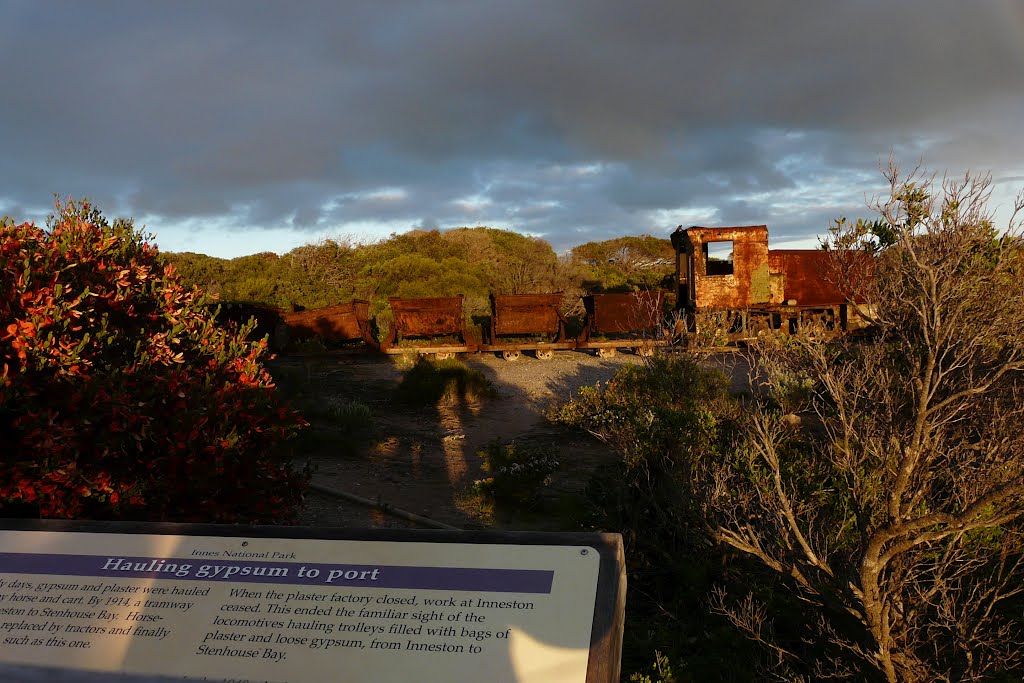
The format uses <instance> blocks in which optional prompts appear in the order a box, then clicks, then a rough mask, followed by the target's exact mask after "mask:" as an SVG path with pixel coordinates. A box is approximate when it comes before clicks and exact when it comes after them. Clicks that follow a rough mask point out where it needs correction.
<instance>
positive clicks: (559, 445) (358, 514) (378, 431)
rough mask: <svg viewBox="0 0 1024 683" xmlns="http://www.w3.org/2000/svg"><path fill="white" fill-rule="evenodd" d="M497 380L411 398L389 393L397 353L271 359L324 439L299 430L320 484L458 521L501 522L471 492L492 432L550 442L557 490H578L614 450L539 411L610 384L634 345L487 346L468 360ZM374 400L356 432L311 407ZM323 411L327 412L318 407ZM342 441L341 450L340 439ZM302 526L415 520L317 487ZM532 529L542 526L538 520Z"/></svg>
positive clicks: (467, 524) (526, 441) (464, 524)
mask: <svg viewBox="0 0 1024 683" xmlns="http://www.w3.org/2000/svg"><path fill="white" fill-rule="evenodd" d="M464 360H466V363H467V365H469V366H471V367H473V368H477V369H479V370H480V371H481V372H483V373H484V375H486V376H487V378H488V379H489V380H490V381H491V382H492V383H493V386H494V388H495V389H496V391H497V396H496V397H494V398H488V399H484V400H482V401H476V402H466V403H462V404H460V405H439V406H429V407H423V408H420V407H410V406H408V405H405V404H402V403H399V402H398V401H397V400H396V399H395V388H396V387H397V386H398V382H399V380H400V378H401V370H400V369H399V368H398V367H397V366H396V364H395V363H394V362H393V361H392V359H388V358H385V357H381V356H371V355H364V354H343V353H336V354H322V355H320V356H316V357H305V358H297V357H292V358H288V357H285V358H281V359H279V360H275V361H273V362H272V363H271V364H270V367H271V370H272V372H273V373H274V374H275V377H277V378H278V382H279V384H280V385H281V387H282V388H283V389H284V390H286V391H287V392H288V393H289V394H293V395H296V403H297V404H298V405H299V406H300V407H302V406H306V407H307V410H306V411H305V412H306V413H307V416H308V417H309V419H310V422H311V423H312V430H314V431H316V432H319V433H320V434H321V435H322V438H321V439H317V438H312V439H311V438H309V435H306V437H305V438H304V439H303V444H304V446H303V453H302V456H303V457H305V458H308V459H309V460H310V461H311V462H312V464H313V465H314V467H315V468H316V473H315V474H314V479H313V481H314V482H315V483H317V484H320V485H323V486H327V487H330V488H332V489H337V490H341V491H345V492H348V493H352V494H355V495H358V496H361V497H363V498H367V499H370V500H374V501H379V502H382V503H386V504H389V505H391V506H394V507H397V508H401V509H404V510H408V511H409V512H412V513H414V514H417V515H422V516H425V517H429V518H431V519H434V520H437V521H440V522H443V523H446V524H451V525H454V526H457V527H460V528H486V527H492V526H498V527H501V526H507V524H508V523H507V522H503V521H502V519H500V517H501V516H500V515H499V516H497V517H496V516H495V515H494V514H493V511H492V510H490V509H488V506H486V505H484V506H481V505H480V501H479V499H478V498H477V497H476V496H472V495H469V494H468V490H469V488H470V487H471V486H472V484H473V482H474V481H475V480H476V479H479V478H482V477H483V476H486V475H485V473H483V472H482V471H481V469H480V464H481V458H480V457H479V456H478V455H477V453H478V451H479V450H480V449H481V448H483V447H484V446H485V445H486V444H487V443H488V442H490V441H492V440H495V439H499V440H501V441H502V442H504V443H508V442H510V441H514V442H516V443H517V444H519V445H525V446H536V447H547V448H552V449H556V451H557V453H558V457H559V460H560V462H561V463H562V468H561V470H560V471H559V473H558V474H557V475H556V476H555V477H554V479H553V481H552V484H551V492H552V495H557V494H559V493H566V492H579V491H581V490H582V488H583V486H585V483H586V481H587V479H588V478H589V476H590V472H591V471H592V470H593V469H594V468H595V467H596V466H597V465H598V464H600V463H601V462H604V461H607V460H608V459H609V458H612V457H614V455H613V454H612V453H611V452H610V451H609V450H608V449H607V448H606V447H604V446H603V445H602V444H600V443H598V442H596V441H594V440H593V439H591V438H589V437H587V436H586V435H580V434H575V433H573V432H569V431H567V430H564V429H560V428H557V427H554V426H552V425H550V424H548V423H547V421H546V420H545V418H544V411H545V409H546V408H547V407H548V406H549V405H551V403H552V402H554V401H562V400H565V399H567V398H569V397H570V396H572V395H573V394H574V392H575V391H576V390H577V389H578V388H579V387H581V386H585V385H593V384H595V383H597V382H602V381H606V380H607V379H609V378H611V377H612V376H613V375H614V374H615V372H616V371H617V370H618V369H619V368H620V367H622V365H623V364H625V363H635V362H640V360H641V359H640V358H638V357H637V356H634V355H631V354H620V355H618V356H615V357H613V358H607V359H600V358H596V357H594V356H592V355H589V354H584V353H580V352H563V353H556V354H555V357H554V358H552V359H550V360H537V359H536V358H532V357H529V356H526V355H524V356H523V357H522V358H521V359H520V360H518V361H515V362H509V361H505V360H502V359H500V358H497V357H495V356H493V355H490V354H477V355H472V356H467V357H464ZM332 397H333V398H335V399H342V400H356V401H359V402H361V403H363V404H365V405H367V406H369V408H370V411H371V413H372V416H373V417H372V422H371V424H370V425H368V426H367V428H366V430H365V431H363V432H362V433H360V434H357V435H355V436H344V435H339V434H336V433H332V425H331V421H330V420H329V419H327V418H326V417H323V416H317V415H316V413H317V412H318V411H317V410H316V407H317V406H318V404H323V403H324V402H326V401H328V400H330V399H331V398H332ZM319 412H322V411H319ZM339 443H342V444H343V445H345V444H347V445H348V446H349V447H347V448H343V449H339V448H338V444H339ZM301 522H302V523H303V524H309V525H316V526H345V527H402V526H409V525H410V523H408V522H406V521H404V520H402V519H399V518H396V517H393V516H391V515H388V514H385V513H383V512H381V511H379V510H374V509H372V508H368V507H365V506H362V505H358V504H355V503H351V502H348V501H344V500H340V499H337V498H333V497H331V496H328V495H324V494H322V493H318V492H313V493H311V494H310V495H309V497H308V499H307V503H306V506H305V508H304V510H303V513H302V519H301ZM530 526H531V527H533V528H537V527H538V526H540V527H543V526H544V525H543V522H541V523H540V524H539V525H538V523H537V522H536V521H533V522H531V523H530Z"/></svg>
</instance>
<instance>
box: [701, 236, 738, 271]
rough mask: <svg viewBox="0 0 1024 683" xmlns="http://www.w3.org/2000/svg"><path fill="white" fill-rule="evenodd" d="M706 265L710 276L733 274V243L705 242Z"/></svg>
mask: <svg viewBox="0 0 1024 683" xmlns="http://www.w3.org/2000/svg"><path fill="white" fill-rule="evenodd" d="M704 263H705V264H706V266H707V268H706V270H705V272H706V273H707V274H708V275H732V274H733V246H732V242H731V241H730V242H705V243H704Z"/></svg>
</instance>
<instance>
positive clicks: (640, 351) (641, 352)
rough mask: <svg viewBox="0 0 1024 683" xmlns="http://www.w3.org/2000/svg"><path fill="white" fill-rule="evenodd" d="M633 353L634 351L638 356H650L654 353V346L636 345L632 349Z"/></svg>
mask: <svg viewBox="0 0 1024 683" xmlns="http://www.w3.org/2000/svg"><path fill="white" fill-rule="evenodd" d="M633 353H635V354H636V355H638V356H640V357H641V358H650V357H651V356H653V355H654V347H653V346H638V347H636V348H635V349H633Z"/></svg>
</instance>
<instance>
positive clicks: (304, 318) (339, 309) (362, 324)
mask: <svg viewBox="0 0 1024 683" xmlns="http://www.w3.org/2000/svg"><path fill="white" fill-rule="evenodd" d="M281 319H282V322H283V323H284V325H285V327H286V329H287V335H288V340H289V341H303V340H306V339H311V338H313V337H319V338H320V339H322V340H323V341H324V342H329V343H347V342H359V341H362V342H365V343H366V345H367V346H369V347H371V348H374V349H376V348H378V344H377V341H376V340H375V339H374V338H373V334H372V331H371V324H370V302H369V301H364V300H362V299H355V300H353V301H350V302H348V303H345V304H338V305H336V306H326V307H324V308H315V309H311V310H303V311H295V312H293V313H285V314H283V315H282V316H281Z"/></svg>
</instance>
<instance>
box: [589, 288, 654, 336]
mask: <svg viewBox="0 0 1024 683" xmlns="http://www.w3.org/2000/svg"><path fill="white" fill-rule="evenodd" d="M664 301H665V292H662V291H660V290H657V291H647V292H631V293H628V294H591V295H589V296H585V297H583V307H584V308H585V309H586V312H587V321H586V326H585V329H584V332H583V335H582V338H583V339H584V340H587V339H589V338H590V335H591V334H593V333H601V334H624V333H633V334H644V333H646V334H653V333H655V332H656V331H658V329H659V328H660V327H661V325H662V324H663V322H664V315H663V312H662V306H663V304H664Z"/></svg>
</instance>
